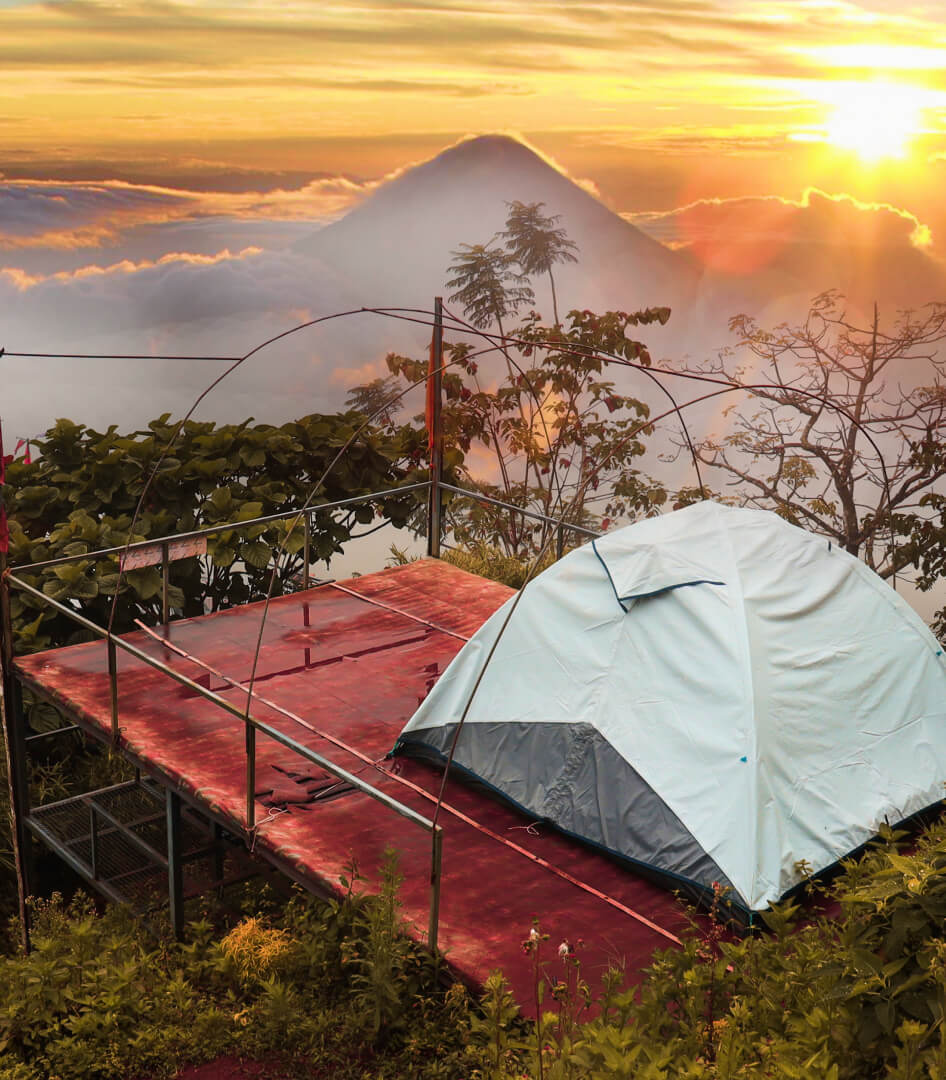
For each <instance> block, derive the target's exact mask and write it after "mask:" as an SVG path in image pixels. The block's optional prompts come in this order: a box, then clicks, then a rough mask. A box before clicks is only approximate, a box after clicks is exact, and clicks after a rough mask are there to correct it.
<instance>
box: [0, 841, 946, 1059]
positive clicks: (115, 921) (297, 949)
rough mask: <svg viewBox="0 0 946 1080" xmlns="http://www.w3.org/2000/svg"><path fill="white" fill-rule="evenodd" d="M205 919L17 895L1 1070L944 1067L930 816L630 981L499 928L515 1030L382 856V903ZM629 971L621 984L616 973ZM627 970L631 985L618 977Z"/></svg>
mask: <svg viewBox="0 0 946 1080" xmlns="http://www.w3.org/2000/svg"><path fill="white" fill-rule="evenodd" d="M340 880H341V883H342V888H343V892H342V895H341V897H340V898H339V899H337V900H334V901H330V902H324V901H316V900H313V899H312V898H310V897H305V896H303V895H302V894H297V895H296V896H295V897H293V898H292V899H291V900H289V902H288V903H276V902H274V898H273V897H272V896H268V897H267V896H266V895H259V894H256V895H248V896H246V897H245V898H244V900H243V904H242V906H243V909H244V917H243V918H239V916H238V915H237V917H236V919H235V921H234V918H232V917H231V918H230V919H229V920H227V919H225V918H224V917H223V916H222V914H221V912H220V911H214V910H205V911H203V912H200V913H198V914H199V917H198V918H197V919H196V920H195V921H194V922H192V923H191V924H190V926H189V934H188V941H187V942H186V943H185V944H178V943H175V942H173V941H172V940H170V939H169V938H168V937H167V936H162V935H160V934H159V935H158V936H154V935H151V934H149V933H148V932H147V931H146V930H145V929H143V927H142V926H141V924H139V923H136V922H135V921H133V920H132V919H131V917H130V916H129V915H128V914H127V912H125V911H124V910H123V909H121V908H114V907H113V908H110V909H109V910H108V911H106V912H105V914H104V915H97V914H96V913H95V911H94V909H93V908H92V907H91V906H90V905H89V904H88V902H87V901H85V900H83V899H82V898H81V897H79V898H77V899H75V900H74V901H73V902H72V903H70V904H66V903H64V902H63V901H62V900H61V899H59V898H57V897H53V899H52V900H50V901H47V902H39V903H37V904H36V906H35V908H34V921H35V927H34V933H33V940H34V945H35V948H34V951H33V952H32V954H31V955H30V956H29V957H24V956H23V955H22V954H20V953H18V952H16V951H13V950H12V949H11V950H9V951H8V952H7V954H6V955H5V956H3V957H0V1080H52V1078H53V1077H63V1078H65V1077H80V1076H81V1077H83V1078H86V1077H88V1078H90V1080H106V1078H119V1077H122V1078H124V1077H136V1078H141V1080H144V1078H146V1077H147V1078H159V1077H168V1076H172V1075H174V1074H175V1072H177V1070H178V1069H179V1068H181V1067H182V1066H183V1065H185V1064H186V1063H188V1062H200V1061H206V1060H212V1059H214V1058H216V1057H218V1056H220V1055H222V1054H234V1055H239V1056H244V1057H248V1058H253V1059H256V1058H260V1059H263V1060H265V1061H267V1062H269V1064H270V1066H271V1067H272V1068H274V1069H276V1070H277V1071H278V1074H279V1075H285V1074H286V1073H288V1075H291V1076H293V1077H300V1078H304V1077H313V1078H316V1077H327V1076H332V1077H335V1078H338V1080H346V1078H348V1080H354V1078H356V1077H357V1078H364V1080H368V1078H384V1077H386V1078H391V1080H395V1078H397V1080H406V1078H408V1077H410V1078H411V1080H428V1078H429V1080H434V1078H443V1080H446V1078H455V1080H538V1078H541V1080H566V1078H568V1080H615V1078H617V1080H619V1078H622V1077H625V1078H628V1080H697V1078H706V1080H723V1078H725V1080H737V1078H738V1080H743V1078H745V1080H754V1078H759V1080H761V1078H773V1080H776V1078H777V1080H782V1078H797V1080H874V1078H876V1080H880V1078H881V1077H883V1078H887V1080H941V1078H943V1077H946V1024H944V1017H946V940H944V936H943V925H944V919H946V825H944V824H943V823H942V822H940V823H937V824H935V825H933V826H931V827H929V828H928V829H927V830H926V831H925V832H923V834H922V835H921V836H920V838H919V841H918V843H916V844H915V847H913V848H911V849H907V850H904V847H903V835H902V834H895V833H892V832H890V831H887V833H886V834H885V835H884V837H883V838H882V840H881V841H880V842H879V843H878V844H877V845H875V847H874V848H873V849H872V850H871V851H869V852H868V853H867V855H866V856H864V857H863V858H862V859H861V860H860V861H856V862H855V861H852V862H849V863H848V864H846V866H845V868H844V872H843V874H842V875H841V877H840V878H839V879H838V880H837V882H836V883H835V885H834V886H833V887H832V889H831V890H830V893H829V895H828V896H827V898H826V902H827V903H828V904H830V905H832V912H831V917H824V916H817V917H814V918H812V919H810V921H808V922H807V923H806V924H804V925H799V924H797V919H798V915H799V911H798V908H797V907H795V906H793V905H791V904H784V905H782V906H781V907H780V908H778V909H776V910H774V911H772V912H771V913H770V914H769V916H768V923H769V929H768V930H766V931H760V932H756V933H754V934H752V935H750V936H749V937H746V938H739V937H733V936H731V935H730V934H728V932H727V931H726V929H725V928H724V927H723V926H721V925H719V924H718V923H715V922H709V923H707V922H706V921H703V922H702V923H701V924H697V923H694V925H693V929H692V931H691V932H690V933H689V934H687V935H685V940H684V944H683V947H682V948H680V949H676V948H674V949H668V950H665V951H663V952H660V953H658V954H656V956H655V959H654V961H653V963H652V965H651V966H650V967H649V968H648V969H647V971H646V972H644V973H643V979H642V980H640V981H639V982H638V980H637V979H635V978H633V976H634V973H633V972H626V973H625V972H620V971H617V970H612V971H609V972H608V973H606V975H605V976H604V978H603V980H602V983H601V984H600V986H596V987H591V986H589V984H588V982H587V980H586V978H585V976H584V974H583V971H582V962H581V946H580V944H579V945H578V946H577V948H573V947H572V946H571V945H569V944H567V943H562V944H559V943H558V942H556V941H550V940H549V938H548V935H546V934H544V933H543V932H542V927H541V925H539V924H538V923H537V924H536V925H534V926H533V927H531V928H528V927H518V928H510V932H511V933H514V934H518V935H519V936H520V937H521V938H522V939H524V940H523V947H524V949H525V950H526V952H527V953H529V955H530V958H531V961H532V970H533V988H532V991H531V994H530V997H531V999H532V1000H531V1001H530V1002H529V1003H528V1004H529V1008H530V1010H531V1011H535V1010H536V1009H537V1011H538V1014H539V1015H540V1017H541V1019H540V1021H539V1023H537V1024H532V1023H526V1022H525V1021H524V1020H523V1017H522V1014H521V1013H520V1011H519V1007H518V1005H517V1003H516V1002H515V1001H514V1000H513V998H512V995H511V994H510V991H509V988H508V985H507V984H506V982H505V980H504V979H503V977H502V975H501V974H500V973H499V972H496V973H494V974H493V975H492V976H490V978H489V979H488V981H487V984H486V987H485V992H484V994H483V996H482V997H481V998H480V999H479V1000H478V1001H476V1000H473V999H472V998H471V997H470V996H469V994H468V993H467V991H466V990H465V989H464V988H463V987H462V986H461V985H453V986H451V987H449V988H444V987H443V986H442V985H440V984H439V983H438V982H437V980H436V978H435V966H434V964H433V962H432V960H431V958H430V957H429V956H428V955H426V954H425V953H424V952H423V951H422V950H421V949H420V948H419V947H418V946H415V945H413V944H411V943H410V941H409V940H408V939H407V938H406V937H404V936H403V933H402V932H401V931H402V929H403V927H402V926H401V923H400V916H399V903H398V894H397V886H398V871H397V863H396V858H395V857H394V856H393V854H389V857H388V861H387V863H386V866H385V869H384V873H383V882H382V887H381V891H380V894H379V895H378V896H376V897H370V896H367V895H364V894H361V893H360V892H359V890H358V887H357V886H358V883H359V880H360V879H359V877H358V873H357V869H356V868H349V869H348V870H347V871H346V874H345V875H344V876H343V877H342V878H341V879H340ZM625 976H631V977H632V978H631V979H629V980H627V981H626V979H625ZM628 982H630V983H632V984H636V985H628Z"/></svg>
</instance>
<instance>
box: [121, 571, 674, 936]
mask: <svg viewBox="0 0 946 1080" xmlns="http://www.w3.org/2000/svg"><path fill="white" fill-rule="evenodd" d="M343 591H344V592H350V593H351V594H352V595H353V596H356V597H358V598H359V599H362V600H367V597H363V596H361V594H360V593H357V592H354V591H353V590H350V589H344V590H343ZM135 624H136V626H138V628H139V629H140V630H142V631H143V632H144V633H145V634H147V635H148V637H150V638H152V639H153V640H154V641H157V642H160V644H162V645H163V646H164V647H165V648H167V649H169V650H170V651H171V652H173V653H176V654H177V655H178V656H180V657H181V658H182V659H185V660H189V661H190V662H191V663H193V664H196V665H197V666H198V667H200V668H203V670H204V671H206V672H207V673H208V674H210V675H213V676H214V677H215V678H217V679H220V680H222V681H223V682H226V683H229V684H230V686H231V687H233V688H234V689H240V690H243V689H246V684H245V682H240V681H238V680H236V679H233V678H231V677H230V676H229V675H225V674H224V673H223V672H222V671H220V670H218V669H217V668H215V667H212V666H211V665H210V664H207V663H205V662H204V661H203V660H201V659H200V658H199V657H197V656H194V655H192V654H191V653H188V652H186V651H185V650H184V649H182V648H181V647H180V646H179V645H176V644H175V643H174V642H173V641H171V640H170V639H168V638H166V637H163V636H162V635H161V634H159V633H157V632H156V631H155V630H153V629H151V627H149V626H146V625H145V624H144V623H143V622H141V620H140V619H136V620H135ZM455 636H458V635H455ZM248 693H249V694H250V695H251V696H252V698H253V699H254V700H256V701H258V702H259V703H260V704H261V705H265V706H267V707H268V708H270V709H273V710H274V711H275V712H278V713H279V714H280V715H281V716H285V717H286V718H287V719H289V720H292V721H294V722H295V723H297V724H299V725H300V726H302V727H304V728H305V729H306V730H307V731H310V732H312V734H313V735H317V736H319V737H320V738H323V739H326V740H327V741H328V742H330V743H333V744H334V745H335V746H337V747H338V748H339V749H341V750H344V751H346V752H347V753H349V754H352V755H353V756H354V757H356V758H358V760H359V761H361V762H363V763H364V764H365V765H370V766H372V767H373V768H375V769H377V771H378V772H380V773H382V774H383V775H384V776H386V777H390V778H391V779H392V780H394V781H395V782H396V783H399V784H402V785H403V786H405V787H407V788H409V789H410V790H411V791H413V792H414V793H415V794H417V795H420V796H421V797H422V798H424V799H426V800H427V801H428V802H432V803H437V802H438V799H437V796H435V795H432V794H431V793H430V792H429V791H427V790H426V789H425V788H422V787H421V786H420V785H419V784H415V783H413V782H412V781H411V780H408V779H407V777H405V776H401V775H400V774H399V773H397V772H392V771H391V770H389V769H385V768H384V767H383V766H382V765H381V764H380V763H379V762H377V761H374V760H372V759H371V758H370V757H369V756H368V755H367V754H363V753H361V751H360V750H356V749H355V748H354V747H353V746H349V745H348V744H347V743H345V742H343V741H342V740H341V739H339V738H338V737H337V736H335V735H329V734H328V733H327V732H325V731H321V730H319V729H318V728H316V727H315V726H314V725H313V724H310V723H309V722H308V721H307V720H304V719H303V718H302V717H301V716H299V715H298V714H297V713H294V712H292V711H290V710H289V709H286V708H283V706H281V705H277V704H276V702H274V701H271V700H270V699H268V698H265V697H263V696H262V694H260V693H258V692H257V691H256V690H249V691H248ZM440 806H441V807H442V809H443V810H444V811H446V813H448V814H450V815H452V816H453V817H455V818H457V819H458V820H459V821H462V822H463V823H464V824H465V825H469V826H470V827H471V828H473V829H476V830H477V832H480V833H482V834H483V835H484V836H488V837H489V838H490V839H491V840H495V841H496V842H497V843H499V844H502V845H503V846H504V847H507V848H510V849H511V850H512V851H515V852H516V853H517V854H519V855H522V856H524V857H525V858H527V859H528V860H529V861H530V862H532V863H535V865H536V866H541V867H542V869H544V870H548V871H549V872H550V873H552V874H555V875H556V877H560V878H562V880H563V881H567V882H569V884H571V885H574V886H576V887H577V888H579V889H581V890H583V891H584V892H586V893H589V894H590V895H591V896H594V897H595V898H596V899H598V900H601V901H602V902H604V903H606V904H608V905H609V906H610V907H613V908H615V909H616V910H617V911H620V912H621V913H622V914H624V915H627V916H628V917H629V918H631V919H634V920H635V921H636V922H638V923H640V924H641V925H642V926H646V927H647V928H648V929H649V930H653V931H654V933H656V934H659V935H660V936H661V937H663V938H666V940H667V941H669V942H671V943H672V944H674V945H682V944H683V943H682V941H681V940H680V938H678V937H677V936H676V934H672V933H671V932H670V931H669V930H665V929H664V927H662V926H660V925H658V924H657V923H655V922H652V921H651V920H650V919H648V918H647V916H646V915H641V913H640V912H639V911H635V910H634V909H633V908H629V907H628V906H627V905H626V904H622V903H621V902H620V900H616V899H615V898H614V897H613V896H609V895H608V894H607V893H604V892H601V890H599V889H596V888H594V886H592V885H589V884H588V883H587V882H586V881H582V880H581V879H580V878H576V877H575V876H574V875H572V874H569V873H568V871H567V870H562V869H561V867H558V866H555V865H554V864H552V863H550V862H548V861H547V860H546V859H543V858H542V857H541V856H539V855H536V854H534V853H533V852H531V851H529V850H528V849H527V848H524V847H521V846H520V845H519V844H516V843H513V841H511V840H507V839H506V838H505V837H504V836H500V835H499V834H498V833H496V832H493V830H492V829H489V828H487V827H486V826H485V825H482V824H480V822H478V821H476V820H475V819H474V818H471V817H470V816H469V815H468V814H464V813H463V811H462V810H458V809H457V808H456V807H455V806H451V805H450V804H449V803H446V802H444V803H440Z"/></svg>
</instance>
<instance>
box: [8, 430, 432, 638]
mask: <svg viewBox="0 0 946 1080" xmlns="http://www.w3.org/2000/svg"><path fill="white" fill-rule="evenodd" d="M349 441H351V445H350V446H347V449H345V447H346V445H347V444H348V443H349ZM31 446H32V450H33V453H34V458H33V461H32V462H31V463H30V464H27V463H26V462H25V461H23V460H22V459H20V460H15V461H13V462H11V464H10V465H9V468H8V470H7V484H6V487H5V491H4V497H5V500H6V506H7V513H8V515H9V523H10V539H11V552H10V559H11V562H12V563H14V564H22V565H25V566H29V564H31V563H37V562H42V561H45V560H48V559H55V558H59V557H61V556H76V555H84V554H86V553H91V552H94V551H96V550H101V549H103V548H111V547H119V546H123V545H124V544H125V543H127V542H128V541H141V540H147V539H149V538H153V537H161V536H167V535H170V534H174V533H179V532H187V531H190V530H195V529H200V528H204V527H208V526H212V525H218V524H229V523H235V525H237V526H238V524H239V523H240V522H246V521H250V520H252V519H254V518H258V517H262V516H268V515H271V514H278V513H284V512H286V511H291V510H293V509H296V508H299V507H301V506H303V505H304V504H305V502H306V500H308V499H310V498H311V497H312V496H313V493H315V497H314V499H313V500H312V501H313V502H314V503H315V504H318V503H324V502H332V501H335V500H339V499H344V498H348V497H350V496H353V495H359V494H366V493H369V492H372V491H379V490H383V489H386V488H391V487H396V486H398V485H399V484H401V483H406V482H410V481H411V480H412V479H416V478H417V477H418V475H419V472H418V470H419V469H420V467H421V464H422V461H423V456H422V455H423V453H424V452H425V447H424V446H423V440H422V436H421V435H420V434H419V433H418V432H416V431H414V430H413V429H411V428H409V427H403V428H396V427H393V426H392V427H389V428H387V429H384V430H382V429H380V428H378V427H376V426H373V425H370V424H366V421H365V417H364V416H363V415H362V414H361V413H358V412H355V411H349V412H346V413H340V414H337V415H320V414H313V415H310V416H306V417H303V418H302V419H300V420H296V421H293V422H291V423H287V424H283V425H281V426H279V427H275V426H273V425H270V424H253V423H252V422H251V421H246V422H244V423H242V424H227V425H219V426H218V425H217V424H214V423H212V422H201V423H198V422H196V421H187V422H186V423H184V424H177V423H174V422H172V421H171V419H170V417H169V416H167V415H165V416H162V417H159V418H158V419H157V420H154V421H152V423H150V424H149V425H148V427H147V429H145V430H141V431H135V432H132V433H130V434H121V433H119V431H118V430H117V428H116V427H115V426H112V427H109V428H108V430H107V431H105V432H98V431H95V430H93V429H91V428H88V427H85V426H84V425H81V424H75V423H73V422H72V421H70V420H59V421H58V422H57V423H56V425H55V426H54V427H52V428H50V429H49V430H48V431H47V432H46V434H45V435H44V436H42V437H40V438H38V439H36V440H33V441H32V444H31ZM343 450H344V452H342V451H343ZM336 458H338V460H337V461H336ZM326 470H328V472H327V475H325V474H326ZM323 476H324V480H323ZM149 478H150V484H149ZM424 478H426V475H425V477H424ZM146 485H149V486H148V488H147V494H146V496H145V501H144V503H143V506H142V508H141V511H140V513H139V514H138V516H137V519H136V520H134V526H133V525H132V523H133V519H134V515H135V510H136V507H137V505H138V502H139V500H140V498H141V496H142V493H143V492H145V488H146ZM316 485H320V486H319V488H318V490H317V491H316V490H315V488H316ZM417 506H418V500H417V498H416V497H415V496H414V495H403V496H391V497H388V498H385V499H383V500H379V501H378V503H377V505H373V504H371V503H368V504H365V505H362V506H358V507H357V508H354V509H352V510H349V511H344V512H336V513H334V514H333V513H328V512H325V513H316V514H315V515H313V529H312V540H311V549H310V550H311V558H312V560H313V562H317V561H324V562H325V563H326V564H327V563H328V561H329V560H330V559H331V558H332V556H333V555H334V554H335V553H337V552H339V551H340V550H341V548H342V545H343V544H345V543H346V541H348V540H349V539H350V538H351V537H352V536H353V535H357V533H356V529H357V528H358V526H359V525H362V524H365V523H367V522H370V521H371V520H372V519H373V517H374V515H375V514H379V515H381V516H382V517H383V518H385V519H387V520H389V521H392V522H394V523H395V524H397V525H403V524H405V523H406V522H407V521H408V520H409V518H410V517H411V515H412V514H414V513H415V512H416V510H417ZM303 546H304V530H303V524H302V522H301V521H299V522H293V521H292V520H286V521H280V522H275V523H272V524H269V525H254V526H248V527H243V528H240V527H234V528H232V529H224V530H222V531H220V532H218V533H215V534H214V535H213V536H211V537H210V538H209V541H208V547H207V555H206V556H205V557H192V558H188V559H182V560H180V561H175V562H174V563H173V564H172V566H171V570H170V585H171V588H170V594H169V597H170V604H171V607H172V608H173V609H175V610H176V611H177V612H179V613H182V614H184V615H196V614H201V613H204V612H206V611H213V610H217V609H219V608H222V607H227V606H230V605H233V604H239V603H246V602H248V601H251V600H255V599H259V598H261V597H263V596H265V595H266V591H267V589H268V586H269V579H270V574H271V572H272V569H273V567H274V566H275V565H277V562H276V560H277V556H278V557H279V561H278V569H277V582H276V591H277V593H279V592H282V591H283V590H284V589H285V588H287V587H288V585H289V582H290V581H291V580H292V579H293V577H294V576H296V575H297V574H298V573H299V572H300V570H301V569H302V558H303V555H302V552H303ZM22 575H23V577H24V578H25V580H27V581H28V582H29V584H31V585H33V586H34V587H36V588H38V589H40V590H41V591H42V592H44V593H45V594H46V595H47V596H49V597H51V598H52V599H55V600H58V601H60V602H63V603H66V604H67V605H72V606H74V607H76V609H77V610H78V609H79V608H80V607H81V610H82V612H83V614H85V615H87V616H88V617H90V618H92V619H93V620H95V621H99V622H107V621H108V618H109V613H110V609H111V605H112V602H113V598H114V596H115V591H116V589H119V603H118V607H117V622H116V627H117V629H118V630H120V631H121V630H125V629H128V628H129V627H131V626H132V625H133V622H134V620H135V619H136V618H140V619H142V620H143V621H145V622H150V623H154V622H156V621H158V619H159V618H160V612H161V589H162V579H161V569H160V567H157V566H150V567H143V568H140V569H136V570H131V571H129V572H127V573H126V574H125V575H124V576H123V578H122V581H121V584H120V585H119V577H118V559H117V558H116V557H109V558H106V559H102V560H91V559H89V560H86V559H80V560H78V561H76V562H71V563H68V564H64V565H61V566H56V567H51V568H46V569H44V570H41V571H37V572H35V573H30V572H29V570H28V569H27V570H25V571H22ZM12 596H13V600H12V602H13V618H14V624H15V631H16V648H17V651H19V652H28V651H33V650H36V649H41V648H46V647H49V646H51V645H57V644H63V643H67V642H70V641H74V640H79V639H81V634H82V632H81V631H80V632H78V633H77V631H76V627H75V625H74V624H72V623H71V621H70V620H69V619H68V618H67V617H66V616H62V615H58V614H56V613H53V612H51V611H50V610H49V609H48V608H44V607H43V605H42V604H41V602H40V601H36V600H33V599H32V598H29V597H27V596H26V595H25V594H23V593H18V592H16V591H15V590H14V591H13V594H12Z"/></svg>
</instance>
